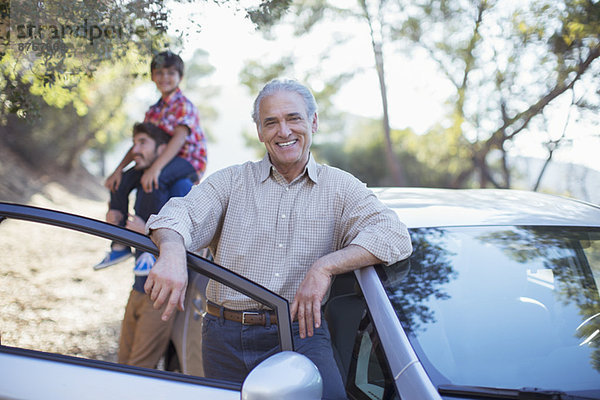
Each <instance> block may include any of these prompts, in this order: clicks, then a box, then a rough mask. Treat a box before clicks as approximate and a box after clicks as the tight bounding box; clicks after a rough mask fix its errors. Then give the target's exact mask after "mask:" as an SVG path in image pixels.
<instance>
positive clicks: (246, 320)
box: [206, 302, 277, 326]
mask: <svg viewBox="0 0 600 400" xmlns="http://www.w3.org/2000/svg"><path fill="white" fill-rule="evenodd" d="M221 309H223V318H225V319H226V320H229V321H235V322H239V323H241V324H242V325H262V326H265V325H266V324H267V313H268V314H269V319H270V322H271V324H273V325H277V314H275V313H274V312H271V311H236V310H230V309H227V308H223V307H221V306H218V305H216V304H213V303H209V302H207V303H206V312H207V313H208V314H210V315H214V316H215V317H220V316H221Z"/></svg>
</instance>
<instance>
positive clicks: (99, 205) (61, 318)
mask: <svg viewBox="0 0 600 400" xmlns="http://www.w3.org/2000/svg"><path fill="white" fill-rule="evenodd" d="M89 197H93V196H89ZM106 197H107V195H106ZM28 203H29V204H31V205H35V206H40V207H45V208H52V209H58V210H62V211H67V212H71V213H75V214H80V215H85V216H88V217H91V218H95V219H100V220H102V219H103V217H104V214H105V212H106V200H105V199H102V198H99V199H96V200H94V199H90V198H85V197H81V196H75V195H73V194H71V193H70V191H69V190H68V189H66V188H65V187H63V186H61V185H59V184H49V185H46V186H45V187H44V190H43V194H35V195H33V196H31V197H30V198H29V199H28ZM34 226H35V227H36V229H34V228H33V227H34ZM59 231H60V232H61V233H60V234H59V233H58V232H59ZM108 246H109V244H108V242H107V241H105V240H103V239H98V240H90V237H89V236H84V235H82V234H79V233H76V232H70V231H66V230H64V229H60V230H59V229H58V228H54V227H47V226H43V225H40V224H32V223H30V222H21V221H12V220H11V221H5V222H3V223H2V224H0V334H1V340H2V344H3V345H6V346H16V347H24V348H31V349H36V350H43V351H51V352H57V353H62V354H69V355H74V356H82V357H92V358H97V359H103V360H110V361H116V351H117V343H118V336H119V330H120V321H121V318H122V316H123V310H124V308H125V302H126V300H127V296H128V292H129V289H130V287H131V283H132V281H133V274H132V272H131V268H132V266H133V261H132V259H129V260H127V261H126V262H124V263H122V264H119V265H118V266H114V267H111V268H108V269H105V270H101V271H94V270H93V269H92V266H93V265H94V264H95V263H97V262H98V261H100V259H102V257H103V255H104V253H105V252H106V251H107V249H108Z"/></svg>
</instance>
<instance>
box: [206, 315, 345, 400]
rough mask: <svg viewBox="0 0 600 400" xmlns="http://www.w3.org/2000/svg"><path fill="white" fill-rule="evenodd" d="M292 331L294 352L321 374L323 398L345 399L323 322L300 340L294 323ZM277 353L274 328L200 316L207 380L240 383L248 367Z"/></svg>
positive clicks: (326, 328) (275, 329)
mask: <svg viewBox="0 0 600 400" xmlns="http://www.w3.org/2000/svg"><path fill="white" fill-rule="evenodd" d="M292 331H293V333H294V348H295V349H296V351H297V352H298V353H300V354H304V355H305V356H306V357H308V358H309V359H310V360H311V361H312V362H313V363H315V365H316V366H317V368H318V369H319V372H320V373H321V377H322V379H323V399H336V400H337V399H346V398H347V397H346V391H345V390H344V385H343V382H342V377H341V375H340V372H339V369H338V366H337V364H336V362H335V359H334V357H333V351H332V349H331V338H330V336H329V328H328V327H327V323H326V322H325V320H323V323H322V325H321V327H320V328H318V329H315V334H314V335H313V336H312V337H306V338H305V339H301V338H300V334H299V328H298V323H297V322H294V323H293V324H292ZM278 351H279V337H278V335H277V325H272V324H271V325H268V326H257V325H242V324H240V323H239V322H234V321H228V320H225V319H221V318H219V317H215V316H213V315H210V314H205V315H204V319H203V326H202V357H203V364H204V373H205V375H206V377H207V378H215V379H224V380H229V381H233V382H240V383H241V382H243V380H244V379H245V378H246V375H248V374H249V373H250V371H251V370H252V368H254V367H255V366H256V365H258V364H259V363H260V362H261V361H263V360H264V359H266V358H268V357H269V356H271V355H273V354H275V353H276V352H278Z"/></svg>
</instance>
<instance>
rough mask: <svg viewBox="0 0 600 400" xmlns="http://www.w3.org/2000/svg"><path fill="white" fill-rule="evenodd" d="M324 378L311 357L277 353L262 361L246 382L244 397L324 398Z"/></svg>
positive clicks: (249, 399)
mask: <svg viewBox="0 0 600 400" xmlns="http://www.w3.org/2000/svg"><path fill="white" fill-rule="evenodd" d="M322 393H323V380H322V379H321V374H320V373H319V370H318V369H317V367H316V366H315V364H313V362H312V361H310V360H309V359H308V357H306V356H303V355H302V354H299V353H296V352H293V351H283V352H281V353H277V354H275V355H273V356H271V357H269V358H267V359H266V360H264V361H263V362H261V363H260V364H258V365H257V366H256V367H255V368H254V369H253V370H252V371H250V373H249V374H248V376H247V377H246V380H245V381H244V384H243V385H242V400H267V399H268V400H274V399H286V400H313V399H314V400H320V399H321V395H322Z"/></svg>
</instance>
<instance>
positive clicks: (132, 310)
mask: <svg viewBox="0 0 600 400" xmlns="http://www.w3.org/2000/svg"><path fill="white" fill-rule="evenodd" d="M169 138H170V136H169V135H168V134H167V133H166V132H164V131H163V130H162V129H160V128H158V127H157V126H156V125H154V124H151V123H146V122H145V123H137V124H135V125H134V127H133V147H132V155H133V158H134V160H135V166H134V167H133V169H134V171H135V172H136V173H137V175H138V176H141V174H142V173H143V172H144V170H145V169H146V168H148V167H149V166H150V165H152V163H153V162H154V160H155V159H156V158H157V157H158V156H159V155H160V154H161V153H162V152H163V151H164V149H165V147H166V146H167V142H168V141H169ZM180 164H181V165H183V167H182V168H177V166H178V165H180ZM187 165H189V163H188V162H187V161H185V160H184V159H182V158H180V157H174V158H173V159H172V160H171V161H170V162H169V164H168V167H169V168H166V170H169V171H181V173H179V174H173V175H172V176H169V177H168V178H169V179H166V180H163V181H162V183H161V187H159V189H158V192H159V193H146V192H145V191H144V190H142V188H141V183H140V180H139V179H137V180H132V182H131V183H130V184H128V185H124V184H121V186H120V188H119V190H125V191H126V192H124V194H126V196H124V197H125V198H126V199H128V197H129V193H130V192H131V191H132V190H133V189H137V192H136V200H135V205H134V210H135V215H133V216H129V218H127V220H126V225H125V226H126V227H127V228H129V229H131V230H134V231H137V232H140V233H144V231H145V224H146V220H147V219H148V217H149V216H150V215H151V214H153V213H157V212H158V211H159V210H160V209H161V208H162V206H163V205H164V203H165V202H166V201H167V200H168V198H169V197H177V196H184V195H185V194H186V193H187V192H188V191H189V190H190V188H191V187H192V181H191V180H190V179H189V178H185V176H187V175H188V172H189V171H188V169H187V168H186V166H187ZM127 210H128V204H127V202H125V203H123V204H120V205H119V208H118V211H116V212H117V213H122V216H126V215H128V213H127ZM116 217H121V215H116ZM154 261H155V259H154V256H153V255H152V254H150V253H145V252H144V253H140V252H136V263H135V268H134V274H135V280H134V284H133V288H132V290H131V292H130V294H129V300H128V302H127V306H126V308H125V316H124V318H123V322H122V325H121V338H120V341H119V351H118V361H119V363H123V364H129V365H135V366H139V367H145V368H156V366H157V364H158V361H159V360H160V358H161V356H162V355H163V353H164V352H165V349H166V347H167V345H168V343H169V337H170V335H171V330H172V328H173V320H171V321H168V322H163V321H162V320H161V318H160V316H161V310H155V309H154V308H153V304H152V302H151V301H150V299H149V298H148V296H147V295H146V294H145V293H144V284H145V283H146V278H147V275H148V273H149V272H150V269H151V268H152V266H153V264H154Z"/></svg>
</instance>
